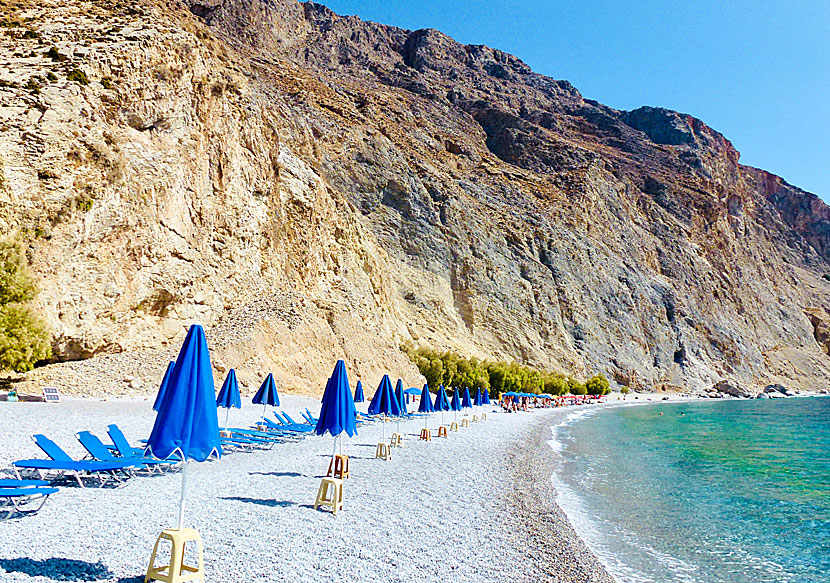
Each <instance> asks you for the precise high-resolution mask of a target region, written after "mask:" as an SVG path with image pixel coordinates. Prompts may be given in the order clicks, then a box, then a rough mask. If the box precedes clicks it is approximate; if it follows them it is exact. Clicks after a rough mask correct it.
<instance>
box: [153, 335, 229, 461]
mask: <svg viewBox="0 0 830 583" xmlns="http://www.w3.org/2000/svg"><path fill="white" fill-rule="evenodd" d="M213 387H214V385H213V369H212V368H211V366H210V354H209V353H208V347H207V340H206V339H205V331H204V330H203V329H202V327H201V326H200V325H199V324H194V325H192V326H191V327H190V330H188V332H187V337H186V338H185V340H184V344H183V345H182V349H181V351H180V352H179V357H178V358H177V359H176V363H175V365H174V366H173V370H172V372H171V373H170V379H169V381H168V384H167V389H166V391H165V394H164V397H163V399H162V400H161V403H160V405H159V410H158V414H157V415H156V421H155V423H154V424H153V430H152V432H151V433H150V439H148V440H147V448H146V452H147V453H148V454H150V455H153V456H155V457H158V458H161V459H165V458H168V457H170V456H172V455H177V456H179V457H181V458H182V459H183V460H185V461H188V460H195V461H199V462H201V461H204V460H206V459H207V458H208V457H210V456H212V455H216V456H217V457H219V456H221V455H222V447H221V445H220V442H219V421H218V419H217V417H216V401H215V398H214V392H213V391H214V390H215V389H214V388H213Z"/></svg>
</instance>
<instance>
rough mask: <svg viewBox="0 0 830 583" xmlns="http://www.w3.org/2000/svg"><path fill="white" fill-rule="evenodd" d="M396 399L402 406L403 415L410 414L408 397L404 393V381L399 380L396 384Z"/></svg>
mask: <svg viewBox="0 0 830 583" xmlns="http://www.w3.org/2000/svg"><path fill="white" fill-rule="evenodd" d="M395 397H396V398H397V399H398V403H399V404H400V406H401V415H406V414H407V413H408V412H407V410H406V395H404V392H403V381H402V380H401V379H398V382H397V383H396V384H395Z"/></svg>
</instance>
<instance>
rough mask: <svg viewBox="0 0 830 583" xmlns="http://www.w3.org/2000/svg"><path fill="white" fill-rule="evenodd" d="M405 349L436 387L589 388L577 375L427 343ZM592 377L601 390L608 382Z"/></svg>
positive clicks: (556, 391) (553, 392)
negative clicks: (473, 355) (436, 347)
mask: <svg viewBox="0 0 830 583" xmlns="http://www.w3.org/2000/svg"><path fill="white" fill-rule="evenodd" d="M402 349H403V351H404V352H406V354H407V355H408V356H409V358H410V360H412V362H413V363H415V366H417V367H418V370H419V371H420V373H421V374H422V375H424V377H425V378H426V380H427V384H428V385H429V386H430V387H433V388H434V387H437V386H438V385H444V386H445V387H458V388H464V387H467V388H469V389H471V390H476V389H482V390H489V391H490V394H491V395H492V396H493V397H495V396H497V395H498V393H506V392H508V391H516V392H521V393H537V394H538V393H548V394H551V395H564V394H565V393H567V392H568V391H570V392H572V393H574V394H578V395H584V394H586V392H587V389H586V386H585V384H583V383H581V382H579V381H578V380H576V379H573V378H568V377H565V376H564V375H561V374H556V373H553V372H550V371H547V370H542V369H539V368H534V367H531V366H525V365H521V364H518V363H515V362H505V361H496V362H493V361H483V360H478V359H476V358H469V359H468V358H464V357H462V356H459V355H458V354H456V353H455V352H452V351H445V352H440V351H438V350H432V349H430V348H424V347H422V348H417V349H416V348H414V347H413V346H404V347H402ZM592 380H593V381H594V385H595V384H596V383H600V384H599V389H602V390H605V389H603V387H604V386H607V385H608V381H607V380H605V377H603V376H602V375H596V376H595V377H593V379H592ZM603 380H604V381H605V384H604V385H603V384H602V381H603ZM594 385H592V386H594ZM606 392H607V391H606Z"/></svg>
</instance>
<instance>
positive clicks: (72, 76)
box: [66, 69, 89, 85]
mask: <svg viewBox="0 0 830 583" xmlns="http://www.w3.org/2000/svg"><path fill="white" fill-rule="evenodd" d="M66 78H67V79H69V80H70V81H77V82H78V83H80V84H81V85H89V78H88V77H87V76H86V73H84V72H83V71H81V70H80V69H72V70H71V71H69V73H68V74H67V75H66Z"/></svg>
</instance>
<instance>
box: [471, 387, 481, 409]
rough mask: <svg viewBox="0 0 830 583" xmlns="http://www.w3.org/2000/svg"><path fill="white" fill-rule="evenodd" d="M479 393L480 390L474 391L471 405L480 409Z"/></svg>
mask: <svg viewBox="0 0 830 583" xmlns="http://www.w3.org/2000/svg"><path fill="white" fill-rule="evenodd" d="M481 392H482V391H481V389H478V390H477V391H476V396H475V397H473V405H475V406H476V407H480V406H481V404H482V403H483V401H482V396H481ZM476 411H478V409H476Z"/></svg>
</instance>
